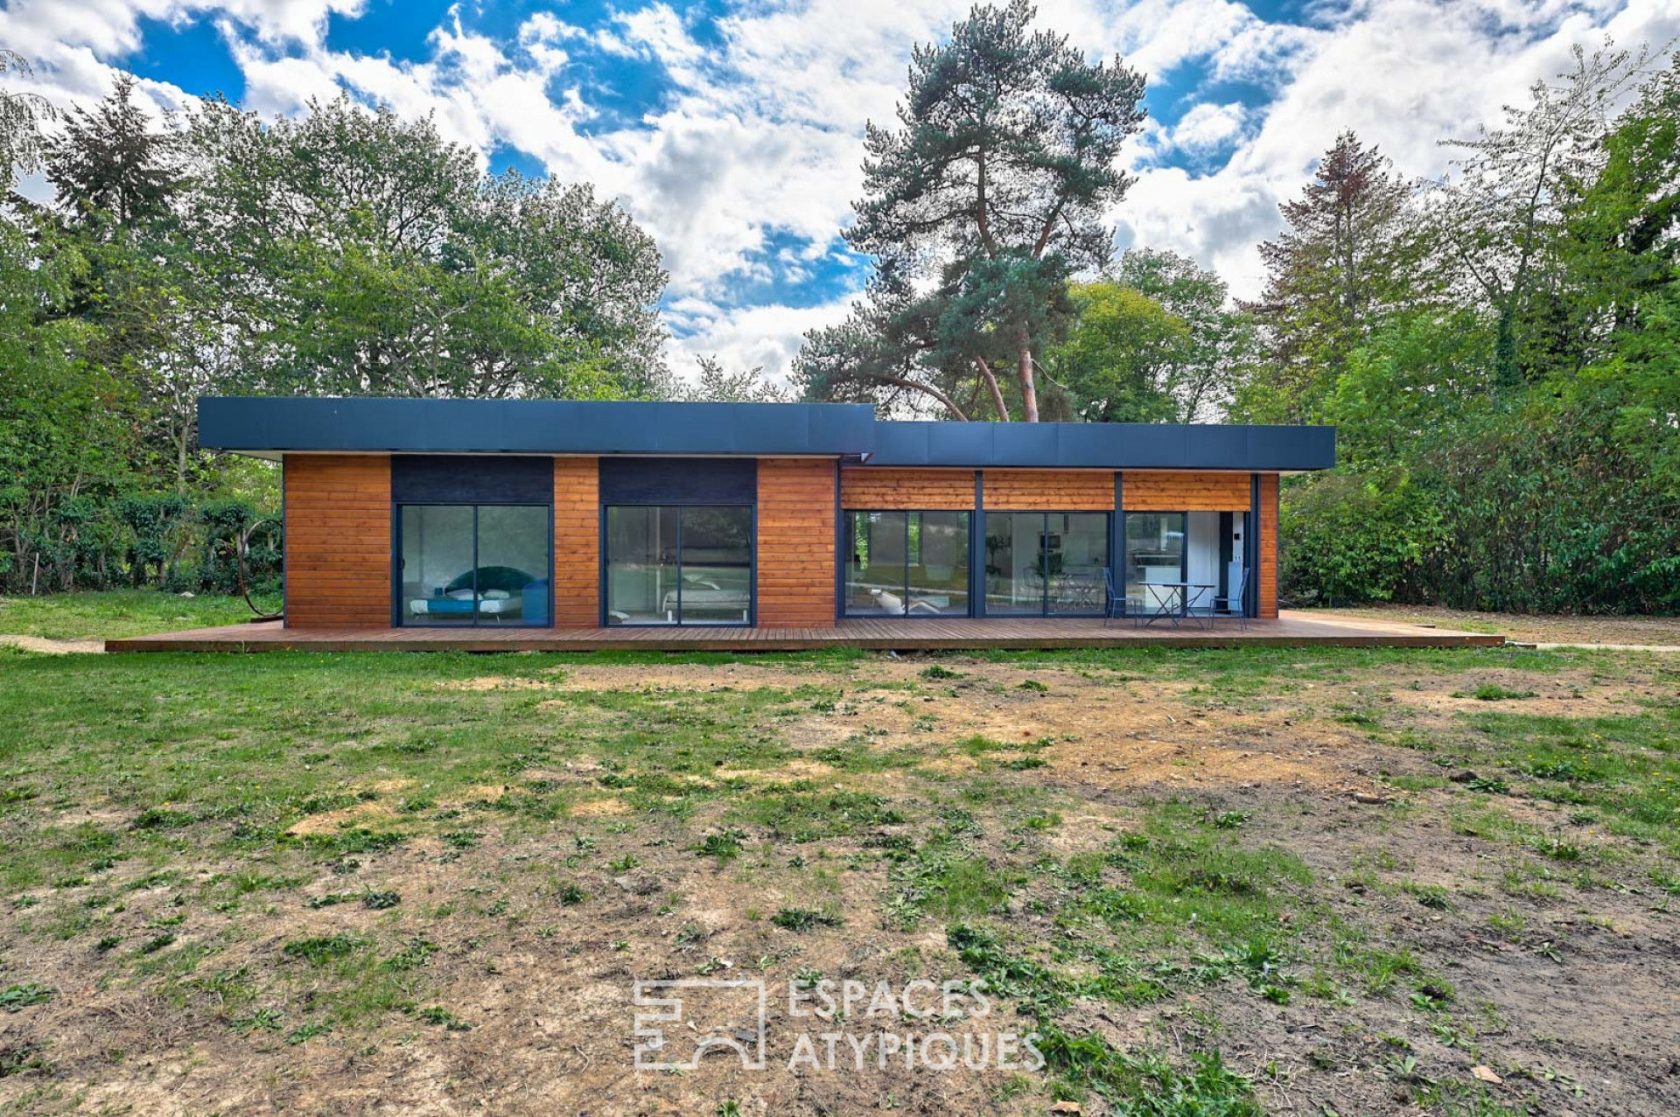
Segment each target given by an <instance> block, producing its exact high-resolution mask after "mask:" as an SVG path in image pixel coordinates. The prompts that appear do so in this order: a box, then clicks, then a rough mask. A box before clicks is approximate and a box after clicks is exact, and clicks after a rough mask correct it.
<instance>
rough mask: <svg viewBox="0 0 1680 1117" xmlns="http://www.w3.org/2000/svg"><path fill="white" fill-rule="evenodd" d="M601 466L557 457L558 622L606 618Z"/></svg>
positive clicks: (558, 624) (593, 460)
mask: <svg viewBox="0 0 1680 1117" xmlns="http://www.w3.org/2000/svg"><path fill="white" fill-rule="evenodd" d="M600 487H601V466H600V459H598V458H555V459H554V624H555V627H557V628H565V627H575V626H578V625H598V624H600V623H601V506H600V499H599V494H600Z"/></svg>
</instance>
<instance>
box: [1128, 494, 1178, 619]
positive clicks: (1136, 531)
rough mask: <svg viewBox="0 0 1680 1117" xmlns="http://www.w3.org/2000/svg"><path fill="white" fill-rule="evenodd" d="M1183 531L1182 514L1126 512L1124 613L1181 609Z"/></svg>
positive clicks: (1146, 612)
mask: <svg viewBox="0 0 1680 1117" xmlns="http://www.w3.org/2000/svg"><path fill="white" fill-rule="evenodd" d="M1184 529H1185V513H1183V512H1128V513H1126V611H1127V612H1131V613H1135V612H1140V611H1141V612H1143V613H1145V614H1150V613H1155V612H1159V611H1161V610H1163V609H1178V608H1181V607H1182V605H1183V604H1184V597H1183V593H1182V591H1181V590H1180V588H1179V587H1180V586H1181V585H1182V584H1183V583H1184V582H1187V581H1188V580H1189V577H1188V573H1189V572H1188V569H1187V566H1186V562H1185V550H1184Z"/></svg>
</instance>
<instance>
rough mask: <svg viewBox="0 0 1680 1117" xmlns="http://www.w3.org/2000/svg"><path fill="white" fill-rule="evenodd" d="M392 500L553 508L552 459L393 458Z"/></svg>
mask: <svg viewBox="0 0 1680 1117" xmlns="http://www.w3.org/2000/svg"><path fill="white" fill-rule="evenodd" d="M391 499H392V500H394V501H396V502H397V503H398V504H552V503H553V502H554V459H553V458H516V457H508V458H487V457H483V456H480V455H462V456H451V455H447V454H397V455H395V456H393V457H392V458H391Z"/></svg>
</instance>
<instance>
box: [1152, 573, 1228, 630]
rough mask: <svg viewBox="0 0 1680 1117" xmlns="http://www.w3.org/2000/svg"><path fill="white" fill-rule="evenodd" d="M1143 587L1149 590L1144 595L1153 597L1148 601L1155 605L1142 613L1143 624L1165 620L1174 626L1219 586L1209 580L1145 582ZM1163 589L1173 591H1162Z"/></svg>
mask: <svg viewBox="0 0 1680 1117" xmlns="http://www.w3.org/2000/svg"><path fill="white" fill-rule="evenodd" d="M1143 587H1144V589H1145V591H1147V592H1146V593H1145V594H1144V597H1145V598H1146V599H1152V601H1149V602H1146V603H1149V604H1153V605H1154V608H1153V609H1151V610H1150V611H1149V612H1146V613H1144V614H1143V615H1142V621H1143V624H1144V625H1145V626H1147V625H1152V624H1154V623H1155V622H1156V621H1160V620H1165V621H1170V622H1171V623H1172V626H1173V627H1174V628H1177V627H1178V626H1179V624H1180V623H1182V622H1183V620H1184V618H1185V617H1188V616H1189V615H1190V613H1191V610H1193V609H1196V608H1197V607H1199V606H1200V605H1201V603H1202V601H1203V600H1204V599H1205V598H1207V597H1208V595H1209V594H1212V593H1213V592H1214V591H1215V590H1217V589H1218V588H1219V587H1218V586H1216V585H1213V584H1212V583H1209V582H1144V583H1143ZM1162 590H1171V591H1172V592H1171V593H1162V592H1161V591H1162ZM1175 600H1176V601H1177V607H1176V608H1174V601H1175Z"/></svg>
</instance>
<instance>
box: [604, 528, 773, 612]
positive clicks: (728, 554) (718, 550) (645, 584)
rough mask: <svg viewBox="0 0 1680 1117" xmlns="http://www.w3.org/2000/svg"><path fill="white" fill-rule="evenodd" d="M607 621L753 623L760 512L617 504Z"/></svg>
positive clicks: (609, 540) (610, 535) (609, 544)
mask: <svg viewBox="0 0 1680 1117" xmlns="http://www.w3.org/2000/svg"><path fill="white" fill-rule="evenodd" d="M606 519H607V535H606V548H607V551H606V559H607V587H606V589H607V594H606V596H607V615H606V623H607V624H609V625H619V624H736V625H740V624H750V623H751V622H752V587H753V568H752V562H753V551H752V533H753V510H752V509H751V508H748V507H736V506H711V505H689V506H674V505H609V506H608V507H607V510H606Z"/></svg>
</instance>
